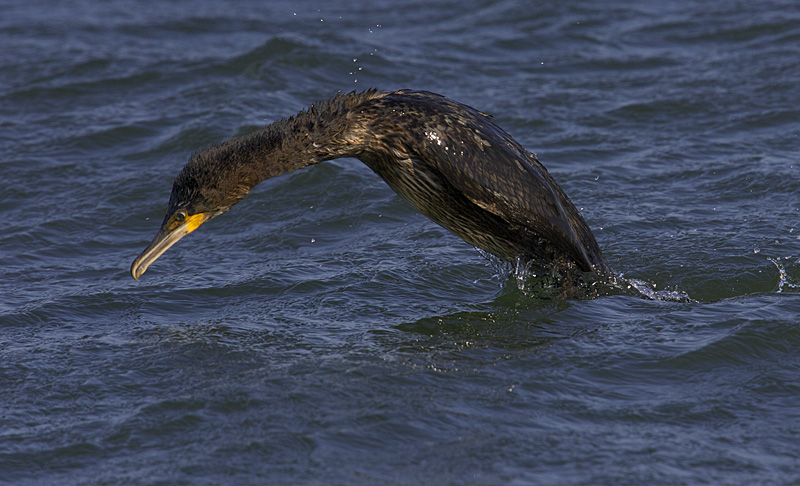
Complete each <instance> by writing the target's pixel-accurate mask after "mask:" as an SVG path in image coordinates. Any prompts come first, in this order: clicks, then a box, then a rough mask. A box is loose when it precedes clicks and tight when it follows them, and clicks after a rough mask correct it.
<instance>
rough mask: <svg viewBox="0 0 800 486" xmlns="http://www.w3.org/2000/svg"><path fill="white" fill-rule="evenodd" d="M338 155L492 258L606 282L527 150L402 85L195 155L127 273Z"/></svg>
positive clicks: (577, 221)
mask: <svg viewBox="0 0 800 486" xmlns="http://www.w3.org/2000/svg"><path fill="white" fill-rule="evenodd" d="M342 157H352V158H356V159H359V160H361V161H362V162H363V163H364V164H366V165H367V167H369V168H370V169H372V170H373V171H374V172H375V173H376V174H377V175H378V176H380V177H381V178H382V179H383V180H384V181H385V182H386V183H387V184H388V185H389V187H391V188H392V189H393V190H394V191H395V192H396V193H397V194H398V195H399V196H401V197H402V198H403V199H405V200H407V201H408V202H409V203H411V205H412V206H413V207H414V208H415V209H416V210H417V211H419V212H420V213H422V214H424V215H425V216H427V217H428V218H430V219H431V220H433V221H434V222H436V223H438V224H439V225H441V226H443V227H444V228H446V229H447V230H449V231H451V232H452V233H454V234H455V235H457V236H459V237H460V238H461V239H463V240H464V241H466V242H467V243H469V244H470V245H473V246H474V247H477V248H479V249H481V250H483V251H485V252H487V253H489V254H492V255H494V256H496V257H497V258H498V259H500V260H501V261H504V262H509V263H514V262H517V263H518V264H519V263H520V262H521V263H523V264H525V265H528V266H533V267H535V268H549V269H550V270H551V271H552V272H554V273H555V274H557V275H561V276H562V277H561V278H560V280H559V281H560V282H562V283H564V284H565V285H577V284H578V283H577V282H578V281H579V280H580V278H581V277H580V276H581V275H592V276H595V277H596V276H601V277H603V276H610V275H613V272H612V270H611V268H610V266H609V264H608V262H607V260H606V259H605V257H604V256H603V253H602V252H601V250H600V248H599V246H598V244H597V241H596V239H595V237H594V235H593V234H592V231H591V229H590V228H589V226H588V225H587V223H586V221H585V220H584V219H583V217H582V216H581V213H580V212H579V211H578V209H577V208H576V207H575V205H574V204H573V203H572V201H570V199H569V197H567V195H566V193H565V192H564V191H563V190H562V189H561V187H560V186H559V185H558V184H557V183H556V181H555V180H554V179H553V177H552V176H551V175H550V174H549V173H548V171H547V169H546V168H545V167H544V165H542V164H541V162H539V160H538V158H537V157H536V156H535V155H534V154H532V153H531V152H529V151H528V150H526V149H525V148H523V147H522V146H521V145H520V144H519V143H518V142H517V141H516V140H514V138H512V137H511V136H510V135H509V134H508V133H506V132H505V131H504V130H503V129H502V128H500V127H499V126H498V125H497V124H496V123H495V122H494V121H493V119H492V117H491V116H490V115H487V114H485V113H483V112H481V111H479V110H477V109H475V108H472V107H471V106H468V105H466V104H462V103H459V102H456V101H453V100H450V99H449V98H447V97H445V96H442V95H439V94H436V93H432V92H429V91H415V90H408V89H403V90H398V91H391V92H382V91H378V90H375V89H370V90H366V91H361V92H355V91H354V92H350V93H346V94H341V93H339V94H336V95H335V96H334V97H332V98H330V99H328V100H327V101H322V102H318V103H315V104H312V105H311V106H310V107H309V108H308V109H306V110H303V111H301V112H300V113H298V114H297V115H294V116H291V117H288V118H284V119H281V120H278V121H275V122H273V123H271V124H269V125H267V126H265V127H264V128H261V129H259V130H257V131H254V132H252V133H250V134H248V135H243V136H239V137H235V138H232V139H229V140H226V141H223V142H221V143H219V144H218V145H214V146H211V147H208V148H206V149H203V150H200V151H198V152H196V153H194V154H193V155H192V156H191V157H190V159H189V161H188V163H187V164H186V165H185V166H184V167H183V169H182V170H181V171H180V173H179V174H178V175H177V177H176V178H175V181H174V183H173V186H172V192H171V194H170V198H169V204H168V207H167V212H166V215H165V216H164V220H163V222H162V224H161V227H160V229H159V230H158V232H157V234H156V236H155V237H154V238H153V240H152V242H151V243H150V244H149V245H148V246H147V247H146V248H145V250H144V251H143V252H142V253H141V254H140V255H139V256H138V257H137V258H136V259H135V260H134V261H133V263H132V265H131V275H132V276H133V278H134V279H136V280H139V278H140V277H141V276H142V274H143V273H144V272H145V271H146V270H147V268H148V267H149V266H150V265H151V264H152V263H153V262H154V261H156V259H158V258H159V257H160V256H161V255H162V254H163V253H164V252H165V251H167V250H168V249H169V248H170V247H172V246H173V245H174V244H175V243H177V242H178V241H179V240H180V239H181V238H183V237H184V236H186V235H188V234H189V233H192V232H193V231H195V230H196V229H197V228H198V227H199V226H200V225H202V224H204V223H206V222H208V221H209V220H210V219H212V218H215V217H216V216H219V215H220V214H222V213H224V212H226V211H228V210H229V209H231V207H233V206H234V205H235V204H236V203H237V202H239V201H241V200H242V199H243V198H244V197H245V196H247V194H248V193H249V192H250V191H251V189H253V188H254V187H255V186H256V185H258V184H259V183H260V182H262V181H264V180H266V179H270V178H272V177H277V176H280V175H283V174H286V173H289V172H292V171H295V170H298V169H303V168H306V167H309V166H312V165H315V164H318V163H320V162H324V161H327V160H332V159H338V158H342Z"/></svg>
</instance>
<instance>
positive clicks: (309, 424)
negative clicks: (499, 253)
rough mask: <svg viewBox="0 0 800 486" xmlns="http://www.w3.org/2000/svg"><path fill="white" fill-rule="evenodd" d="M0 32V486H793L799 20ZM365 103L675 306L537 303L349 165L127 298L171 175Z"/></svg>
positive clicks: (256, 198) (228, 18) (604, 11)
mask: <svg viewBox="0 0 800 486" xmlns="http://www.w3.org/2000/svg"><path fill="white" fill-rule="evenodd" d="M0 7H1V8H2V11H3V15H2V17H1V18H0V40H1V41H2V45H3V47H4V48H3V50H2V54H0V164H2V172H3V178H2V182H0V189H1V190H2V191H1V192H0V193H1V194H2V196H0V214H2V222H3V231H2V232H0V295H2V298H0V396H2V398H0V482H7V483H9V484H120V483H125V484H233V483H235V484H320V485H322V484H325V485H328V484H348V485H350V484H481V485H485V484H559V485H561V484H592V485H597V484H614V485H618V484H743V483H750V484H792V483H793V482H794V483H796V482H797V464H798V462H799V461H800V446H798V444H800V425H798V424H800V412H798V410H800V408H798V406H797V404H798V400H799V399H800V378H798V377H800V358H799V356H800V353H798V349H800V331H798V326H800V317H798V316H799V315H800V295H798V289H797V287H796V285H797V284H800V263H798V258H800V252H798V245H800V241H798V238H800V222H799V220H798V217H800V204H798V194H800V178H799V177H798V175H800V174H799V170H798V162H800V160H798V159H799V157H798V154H800V149H799V147H800V140H798V134H800V109H798V105H797V100H798V99H800V88H799V87H798V83H797V80H798V79H800V63H798V62H797V60H798V58H800V47H798V46H800V7H799V6H798V5H797V4H796V2H791V1H767V2H760V3H758V4H754V3H744V2H734V3H731V2H723V1H707V2H689V1H678V2H672V3H665V2H626V1H616V2H590V1H570V2H561V3H558V4H557V6H554V5H550V4H544V3H543V4H541V5H536V4H533V5H532V4H530V3H529V2H528V3H525V2H514V1H501V2H480V1H472V2H464V1H460V2H440V3H435V4H432V3H431V2H414V1H409V2H397V1H393V2H385V1H380V2H369V3H365V4H364V5H358V4H353V3H352V2H325V3H316V4H315V3H314V2H311V3H308V4H296V3H294V2H282V1H277V2H270V3H269V4H264V3H262V2H227V3H217V2H182V1H178V2H168V3H164V2H140V3H138V4H137V6H136V7H135V8H132V7H131V4H130V3H128V2H120V1H109V2H102V3H97V2H70V3H68V4H63V3H57V2H40V1H29V2H24V3H20V2H5V4H3V5H1V6H0ZM370 87H376V88H379V89H383V90H390V89H399V88H414V89H427V90H431V91H434V92H438V93H442V94H444V95H446V96H448V97H451V98H453V99H455V100H458V101H462V102H465V103H468V104H470V105H472V106H475V107H476V108H478V109H480V110H482V111H484V112H487V113H491V114H493V115H494V117H495V120H496V121H497V123H498V124H499V125H500V126H502V127H504V128H505V129H506V130H507V131H508V132H509V133H511V134H512V135H513V136H514V137H515V138H517V139H518V140H519V141H520V142H521V143H522V144H523V145H524V146H525V147H527V148H528V149H530V150H531V151H532V152H535V153H537V154H538V156H539V158H540V159H541V160H542V162H543V163H544V164H545V165H546V166H547V167H548V169H549V170H550V172H551V173H552V174H553V176H554V177H555V178H556V180H558V181H559V183H560V184H561V185H562V187H563V188H564V189H565V191H566V192H567V193H568V194H569V195H570V197H571V198H572V199H573V201H574V202H575V204H576V205H577V206H578V207H579V208H581V210H582V211H583V214H584V217H585V218H586V220H587V222H588V223H589V225H590V226H591V227H592V228H593V230H594V231H595V234H596V236H597V239H598V242H599V243H600V246H601V247H602V248H603V249H604V252H605V253H606V256H607V257H608V258H609V261H610V262H611V264H612V266H613V267H614V268H615V269H616V270H617V271H619V272H621V273H623V274H624V275H625V276H626V277H628V278H636V279H641V280H643V281H646V282H649V283H650V284H652V285H654V286H655V288H656V289H657V290H664V289H667V290H668V289H678V290H680V291H684V292H687V293H688V294H689V295H690V296H691V297H692V298H693V299H694V301H692V302H685V303H675V302H653V301H646V300H642V299H637V298H632V297H625V296H615V297H606V298H600V299H597V300H593V301H557V300H548V299H540V298H534V297H533V296H531V295H528V294H527V293H526V292H525V291H521V290H520V289H519V288H518V286H517V283H516V281H515V279H514V278H513V277H509V276H508V275H497V274H496V272H495V269H494V268H493V267H492V266H491V264H489V262H487V261H486V260H485V259H484V258H483V257H481V256H480V255H479V254H478V253H477V252H476V251H475V250H474V249H473V248H471V247H469V246H468V245H466V244H465V243H463V242H462V241H461V240H459V239H458V238H456V237H454V236H452V235H450V234H449V233H447V232H446V231H445V230H443V229H441V228H439V227H438V226H436V225H435V224H434V223H432V222H430V221H428V220H427V219H425V218H424V217H423V216H421V215H419V214H417V213H415V212H414V211H413V210H412V209H411V208H410V207H409V205H408V204H407V203H405V202H403V201H402V200H400V199H399V198H398V197H397V196H396V195H394V194H393V193H392V192H391V190H390V189H389V188H388V187H387V186H386V185H385V184H384V183H383V181H381V180H380V179H379V178H377V177H376V176H375V175H374V174H373V173H371V172H370V171H369V169H367V168H366V167H365V166H363V164H361V163H360V162H358V161H356V160H351V159H345V160H339V161H333V162H328V163H325V164H321V165H319V166H316V167H313V168H311V169H308V170H304V171H299V172H295V173H292V174H289V175H287V176H284V177H281V178H277V179H273V180H270V181H267V182H265V183H264V184H262V185H261V186H259V187H258V188H257V190H256V191H254V194H253V195H251V196H250V197H248V198H247V199H245V200H244V201H243V202H242V203H240V204H239V205H237V206H236V207H235V208H234V209H233V210H231V211H230V212H229V213H227V214H226V215H225V216H223V217H220V218H217V219H215V220H214V221H213V222H211V223H209V224H208V225H205V226H204V227H203V228H202V229H201V230H199V231H198V232H196V233H195V234H193V235H191V236H190V237H188V238H187V239H186V240H184V241H182V242H181V243H179V244H178V245H177V246H176V247H175V248H173V249H172V250H170V252H168V253H167V254H166V255H165V256H164V257H162V258H161V259H160V260H159V261H158V262H157V263H156V264H155V265H154V266H153V267H151V269H150V270H149V271H148V272H147V274H145V276H144V277H143V278H142V281H141V282H135V281H134V280H133V279H131V278H130V275H129V274H128V268H129V265H130V262H131V261H132V259H133V258H134V257H135V256H136V255H137V254H138V253H139V252H140V251H141V250H142V249H143V248H144V247H145V246H146V244H147V243H148V242H149V241H150V239H151V238H152V236H153V235H154V234H155V231H156V229H157V226H158V224H159V223H160V221H161V219H162V217H163V211H164V210H165V207H166V203H167V200H168V196H169V190H170V187H171V184H172V179H173V178H174V176H175V174H177V172H178V171H179V170H180V168H181V167H182V166H183V164H184V163H185V161H186V160H187V159H188V157H189V155H190V154H191V153H192V152H194V151H196V150H198V149H200V148H202V147H205V146H208V145H210V144H213V143H216V142H219V141H221V140H224V139H225V138H228V137H231V136H235V135H238V134H243V133H247V132H249V131H252V130H254V129H256V128H258V127H261V126H263V125H265V124H266V123H269V122H271V121H273V120H276V119H279V118H282V117H285V116H289V115H292V114H293V113H296V112H297V111H298V110H300V109H302V108H304V107H306V106H308V105H309V104H311V103H312V102H314V101H317V100H321V99H325V98H328V97H329V96H331V95H333V94H335V93H337V92H346V91H351V90H360V89H367V88H370Z"/></svg>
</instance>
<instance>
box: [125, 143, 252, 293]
mask: <svg viewBox="0 0 800 486" xmlns="http://www.w3.org/2000/svg"><path fill="white" fill-rule="evenodd" d="M240 167H241V166H240V165H238V164H235V163H231V161H230V160H229V159H228V158H227V157H225V156H224V155H223V154H220V153H219V152H218V151H211V150H207V151H204V152H200V153H198V154H195V155H193V156H192V158H191V159H190V160H189V162H188V163H187V164H186V166H185V167H184V168H183V170H182V171H181V172H180V174H178V177H176V178H175V182H174V184H173V185H172V193H171V195H170V198H169V206H168V208H167V213H166V215H165V216H164V221H163V222H162V223H161V228H160V229H159V230H158V233H157V234H156V236H155V237H154V238H153V241H152V242H150V244H149V245H148V246H147V248H145V250H144V251H143V252H142V253H141V254H140V255H139V256H138V257H137V258H136V259H135V260H134V261H133V264H132V265H131V275H132V276H133V278H134V279H136V280H139V277H141V276H142V274H143V273H144V272H145V270H147V268H148V267H149V266H150V265H151V264H152V263H153V262H155V261H156V260H157V259H158V258H159V257H160V256H161V255H162V254H164V252H165V251H167V250H168V249H169V248H171V247H172V245H174V244H175V243H177V242H178V241H179V240H180V239H181V238H183V237H184V236H186V235H188V234H189V233H191V232H193V231H194V230H196V229H197V228H198V227H200V225H202V224H203V223H205V222H207V221H208V220H210V219H211V218H213V217H215V216H218V215H220V214H222V213H224V212H225V211H227V210H228V209H230V208H231V206H233V205H234V204H236V203H237V202H239V201H240V200H242V198H244V197H245V196H246V195H247V194H248V193H249V192H250V189H252V187H253V185H255V184H254V183H253V182H252V181H251V179H252V177H249V174H247V173H244V172H243V171H241V170H239V168H240Z"/></svg>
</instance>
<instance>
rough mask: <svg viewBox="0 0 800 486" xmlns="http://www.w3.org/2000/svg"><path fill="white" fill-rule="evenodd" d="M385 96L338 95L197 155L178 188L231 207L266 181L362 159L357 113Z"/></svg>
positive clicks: (371, 92)
mask: <svg viewBox="0 0 800 486" xmlns="http://www.w3.org/2000/svg"><path fill="white" fill-rule="evenodd" d="M382 96H384V95H383V94H382V93H377V92H375V91H366V92H363V93H350V94H347V95H343V96H336V97H334V98H332V99H330V100H328V101H324V102H322V103H319V104H316V105H313V106H311V107H310V108H309V109H308V110H307V111H302V112H300V113H298V114H297V115H295V116H293V117H290V118H286V119H284V120H279V121H276V122H274V123H272V124H270V125H268V126H266V127H264V128H262V129H261V130H258V131H256V132H253V133H251V134H249V135H244V136H242V137H237V138H233V139H231V140H227V141H225V142H222V143H220V144H219V145H215V146H213V147H209V148H207V149H205V150H203V151H201V152H198V153H196V154H195V155H194V156H192V159H191V160H190V161H189V163H188V164H187V165H186V167H184V169H183V171H182V172H181V174H180V175H179V176H178V181H176V187H184V188H186V189H189V191H191V189H192V188H197V189H200V188H201V187H202V188H203V189H202V190H203V191H204V192H207V194H205V195H204V196H205V199H209V200H217V201H224V202H223V203H222V205H223V206H225V207H230V206H232V205H233V204H235V203H236V202H238V201H239V200H241V199H242V198H243V197H244V196H246V195H247V194H248V193H249V192H250V190H251V189H253V187H255V186H256V185H258V184H259V183H260V182H261V181H263V180H266V179H269V178H271V177H276V176H279V175H282V174H286V173H288V172H292V171H295V170H297V169H302V168H303V167H307V166H309V165H313V164H316V163H319V162H323V161H325V160H331V159H336V158H340V157H358V156H359V155H360V154H361V151H362V147H363V141H362V140H361V136H360V135H359V133H361V131H360V130H353V128H352V121H353V118H354V117H352V116H350V114H351V113H352V111H353V109H354V108H355V107H357V106H358V105H361V104H363V103H365V102H367V101H369V100H371V99H374V98H379V97H382Z"/></svg>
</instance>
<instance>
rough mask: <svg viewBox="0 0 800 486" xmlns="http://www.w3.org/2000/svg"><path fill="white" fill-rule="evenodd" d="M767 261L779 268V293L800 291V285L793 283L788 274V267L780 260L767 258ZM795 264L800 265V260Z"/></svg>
mask: <svg viewBox="0 0 800 486" xmlns="http://www.w3.org/2000/svg"><path fill="white" fill-rule="evenodd" d="M790 258H792V257H784V258H783V259H784V260H788V259H790ZM767 260H769V261H771V262H772V264H773V265H775V266H776V267H777V268H778V290H777V292H778V293H781V292H783V291H784V289H787V288H788V289H800V283H795V282H791V281H790V279H789V276H788V275H787V274H786V267H785V266H784V265H783V263H781V261H780V258H772V257H767ZM794 263H800V259H798V260H797V261H795V262H794Z"/></svg>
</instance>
